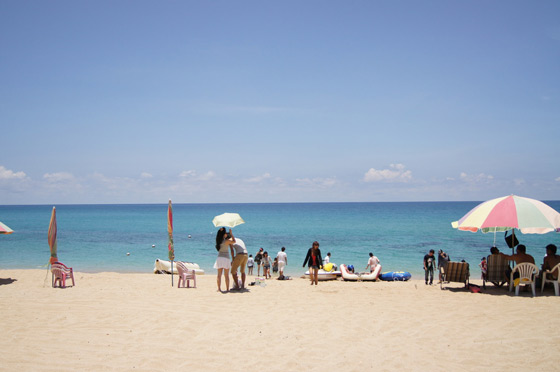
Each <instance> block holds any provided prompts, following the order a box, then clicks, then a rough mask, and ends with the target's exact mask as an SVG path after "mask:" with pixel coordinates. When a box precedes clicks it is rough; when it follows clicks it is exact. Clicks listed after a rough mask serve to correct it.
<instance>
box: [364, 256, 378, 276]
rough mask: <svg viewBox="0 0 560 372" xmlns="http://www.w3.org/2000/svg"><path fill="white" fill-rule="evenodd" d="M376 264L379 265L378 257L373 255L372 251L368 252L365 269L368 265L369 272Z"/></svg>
mask: <svg viewBox="0 0 560 372" xmlns="http://www.w3.org/2000/svg"><path fill="white" fill-rule="evenodd" d="M377 265H379V258H377V257H375V256H374V255H373V253H371V252H369V260H368V263H367V266H366V270H367V268H368V267H369V272H370V273H372V272H373V270H375V268H376V267H377Z"/></svg>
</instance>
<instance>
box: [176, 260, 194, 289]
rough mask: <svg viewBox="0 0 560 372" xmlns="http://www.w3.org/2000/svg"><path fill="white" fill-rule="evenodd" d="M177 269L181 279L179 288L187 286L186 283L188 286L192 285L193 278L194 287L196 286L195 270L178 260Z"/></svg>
mask: <svg viewBox="0 0 560 372" xmlns="http://www.w3.org/2000/svg"><path fill="white" fill-rule="evenodd" d="M176 264H177V271H178V272H179V281H178V282H177V288H185V283H186V285H187V288H190V286H191V280H192V281H193V284H194V285H193V288H196V273H195V271H194V270H191V269H187V267H186V266H185V264H184V263H182V262H180V261H177V262H176ZM181 282H182V283H183V285H182V286H181Z"/></svg>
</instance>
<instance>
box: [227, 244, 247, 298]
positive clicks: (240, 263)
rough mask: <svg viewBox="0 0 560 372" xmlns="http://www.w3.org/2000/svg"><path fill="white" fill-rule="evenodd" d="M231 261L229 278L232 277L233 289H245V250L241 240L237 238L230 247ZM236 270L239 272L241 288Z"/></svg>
mask: <svg viewBox="0 0 560 372" xmlns="http://www.w3.org/2000/svg"><path fill="white" fill-rule="evenodd" d="M230 249H231V254H232V257H233V261H232V262H231V276H232V277H233V289H243V288H245V278H246V275H245V266H246V265H247V260H248V257H247V248H246V247H245V243H244V242H243V240H241V239H239V238H237V239H235V243H234V244H233V245H232V246H231V247H230ZM237 269H239V270H240V271H241V287H239V280H238V277H237Z"/></svg>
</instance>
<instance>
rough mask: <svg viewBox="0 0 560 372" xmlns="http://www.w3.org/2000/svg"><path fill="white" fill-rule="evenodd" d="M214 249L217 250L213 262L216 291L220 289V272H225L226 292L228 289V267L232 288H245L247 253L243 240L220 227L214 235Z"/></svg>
mask: <svg viewBox="0 0 560 372" xmlns="http://www.w3.org/2000/svg"><path fill="white" fill-rule="evenodd" d="M216 250H217V251H218V258H217V259H216V263H215V264H214V269H217V270H218V279H217V282H218V291H219V292H221V291H222V288H221V284H222V274H225V282H226V292H227V291H229V271H230V269H231V276H232V277H233V289H243V288H245V279H246V275H245V267H246V266H247V259H248V255H247V248H246V247H245V243H244V242H243V240H241V239H239V238H235V237H234V236H233V232H232V231H231V229H229V232H227V231H226V228H225V227H222V228H220V229H219V230H218V234H217V235H216ZM230 253H231V258H230ZM238 269H240V271H241V283H240V282H239V278H238V276H237V270H238Z"/></svg>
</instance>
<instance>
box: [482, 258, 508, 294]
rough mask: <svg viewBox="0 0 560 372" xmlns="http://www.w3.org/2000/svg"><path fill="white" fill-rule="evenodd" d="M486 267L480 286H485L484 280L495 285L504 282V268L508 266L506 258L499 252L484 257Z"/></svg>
mask: <svg viewBox="0 0 560 372" xmlns="http://www.w3.org/2000/svg"><path fill="white" fill-rule="evenodd" d="M486 264H487V266H488V269H487V271H486V275H485V276H484V279H483V280H482V286H483V287H484V288H486V282H490V283H492V284H494V285H495V286H498V287H501V286H502V285H504V283H505V282H506V270H507V269H508V268H509V261H508V259H507V258H505V257H503V256H501V255H499V254H491V255H490V256H488V258H487V259H486Z"/></svg>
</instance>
